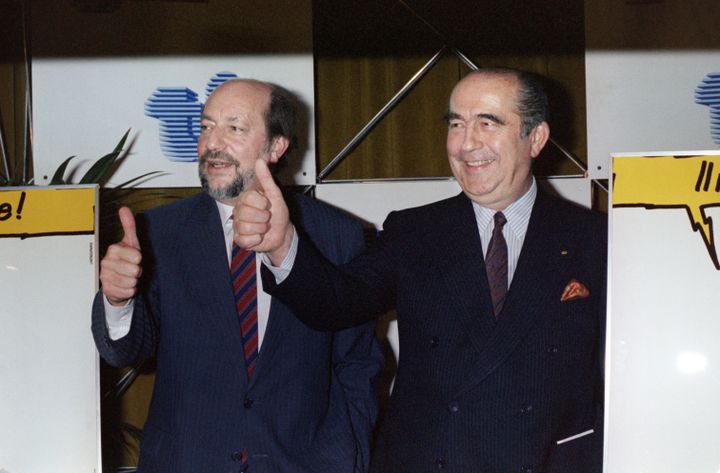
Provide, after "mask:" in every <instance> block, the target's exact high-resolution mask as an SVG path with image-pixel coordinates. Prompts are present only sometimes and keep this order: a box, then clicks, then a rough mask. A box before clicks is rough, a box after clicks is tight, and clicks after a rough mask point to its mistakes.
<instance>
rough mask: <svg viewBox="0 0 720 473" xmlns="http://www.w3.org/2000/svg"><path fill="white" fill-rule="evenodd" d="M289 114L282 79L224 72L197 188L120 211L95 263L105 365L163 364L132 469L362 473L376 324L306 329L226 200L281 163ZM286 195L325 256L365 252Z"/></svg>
mask: <svg viewBox="0 0 720 473" xmlns="http://www.w3.org/2000/svg"><path fill="white" fill-rule="evenodd" d="M295 122H296V116H295V110H294V104H293V100H292V97H291V96H290V95H289V93H288V92H287V91H285V90H284V89H282V88H280V87H278V86H275V85H272V84H267V83H263V82H259V81H250V80H239V79H236V80H232V81H228V82H225V83H223V84H222V85H220V86H219V87H218V88H217V89H216V90H215V91H214V92H213V94H212V95H211V96H210V97H209V99H208V101H207V103H206V104H205V107H204V110H203V113H202V119H201V135H200V139H199V142H198V155H199V157H200V159H199V169H198V170H199V175H200V181H201V183H202V187H203V189H204V191H205V192H203V193H200V194H198V195H196V196H193V197H190V198H187V199H184V200H182V201H179V202H175V203H172V204H169V205H166V206H162V207H158V208H155V209H152V210H151V211H149V212H147V214H146V216H145V218H144V219H143V220H142V221H138V227H137V228H138V230H140V231H137V230H136V224H135V219H134V217H133V215H132V213H131V212H130V210H129V209H127V208H122V209H121V210H120V220H121V223H122V226H123V230H124V233H125V234H124V237H123V239H122V241H120V242H119V243H117V244H115V245H112V246H110V247H109V249H108V251H107V253H106V255H105V257H104V258H103V260H102V262H101V271H100V280H101V282H102V290H101V291H100V292H99V293H98V294H97V296H96V298H95V303H94V306H93V318H92V331H93V335H94V337H95V342H96V345H97V347H98V350H99V352H100V354H101V356H102V357H103V358H104V359H105V360H106V361H107V362H108V363H110V364H111V365H114V366H126V365H130V364H133V363H136V362H138V361H140V360H143V359H147V358H150V357H155V358H156V360H157V372H156V378H155V387H154V391H153V397H152V402H151V406H150V412H149V414H148V419H147V422H146V424H145V428H144V432H143V438H142V443H141V451H140V464H139V467H138V471H139V472H146V473H197V472H213V473H214V472H245V471H249V472H251V473H288V472H293V473H317V472H325V473H342V472H347V473H362V472H365V471H366V470H367V466H368V462H369V442H370V435H371V432H372V428H373V425H374V422H375V418H376V411H377V408H376V398H375V393H374V389H373V385H372V381H373V378H374V377H375V375H376V374H377V373H378V371H379V370H380V367H381V363H382V357H381V355H380V351H379V349H378V347H377V344H376V341H375V338H374V331H373V324H372V323H368V324H364V325H362V326H360V327H357V328H352V329H348V330H343V331H339V332H337V333H331V332H320V331H315V330H312V329H310V328H308V327H307V326H305V325H303V324H302V323H300V322H299V321H298V320H297V319H296V318H295V316H294V315H293V314H292V312H291V311H290V310H289V309H288V308H287V307H286V306H284V305H283V304H282V303H280V302H279V301H276V300H274V299H271V298H270V296H268V295H267V294H265V293H263V291H262V288H261V286H260V285H259V282H260V281H259V280H258V278H257V277H256V269H255V268H256V267H259V265H256V261H255V260H256V256H255V254H253V253H252V252H247V251H244V250H240V249H239V248H237V247H234V246H233V244H232V240H233V228H232V211H233V205H234V204H235V203H236V202H237V201H238V199H239V197H240V196H242V195H244V194H245V193H247V192H250V191H252V189H254V188H255V187H256V186H257V182H256V179H255V174H254V170H253V166H254V163H255V161H262V162H264V163H266V164H270V165H272V164H275V163H277V162H278V161H279V160H280V159H281V158H282V157H283V156H284V155H285V154H286V153H287V151H288V150H289V149H290V148H291V147H292V146H293V145H294V142H295ZM288 201H289V202H290V206H291V207H292V209H293V210H292V212H291V214H292V217H293V221H294V223H295V224H296V225H298V229H302V231H303V234H304V235H305V236H306V237H307V238H308V239H309V240H310V241H312V242H313V245H315V246H317V248H318V249H319V251H320V252H322V253H323V254H324V255H325V257H327V258H328V259H329V260H331V261H334V262H336V263H342V262H346V261H348V260H349V259H351V257H352V256H353V255H355V254H356V253H358V252H359V251H360V250H361V247H362V242H363V238H362V228H361V226H360V224H359V222H357V221H356V220H354V219H351V218H349V217H348V216H346V215H344V214H341V213H339V212H338V211H336V210H334V209H332V208H330V207H328V206H326V205H323V204H320V203H319V202H317V201H314V200H312V199H310V198H308V197H305V196H299V195H298V196H293V197H288ZM141 224H142V225H141Z"/></svg>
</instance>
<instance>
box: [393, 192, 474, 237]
mask: <svg viewBox="0 0 720 473" xmlns="http://www.w3.org/2000/svg"><path fill="white" fill-rule="evenodd" d="M473 215H474V213H473V208H472V203H471V202H470V199H468V198H467V196H465V194H463V193H462V192H461V193H459V194H457V195H455V196H453V197H449V198H447V199H443V200H438V201H435V202H431V203H429V204H425V205H420V206H417V207H410V208H407V209H403V210H395V211H393V212H390V214H388V217H387V219H386V220H385V223H384V224H383V228H384V229H387V228H388V226H389V227H396V226H402V227H404V228H413V227H415V226H416V225H423V226H428V225H431V226H438V225H439V226H448V225H450V226H455V225H457V224H458V223H459V222H464V221H465V220H466V218H468V217H471V218H474V217H473Z"/></svg>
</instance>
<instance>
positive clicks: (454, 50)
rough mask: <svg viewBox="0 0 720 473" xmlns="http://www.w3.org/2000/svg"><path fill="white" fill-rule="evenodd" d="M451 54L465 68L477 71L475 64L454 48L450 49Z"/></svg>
mask: <svg viewBox="0 0 720 473" xmlns="http://www.w3.org/2000/svg"><path fill="white" fill-rule="evenodd" d="M452 53H453V54H454V55H455V56H457V57H458V59H460V60H461V61H462V62H464V63H465V65H466V66H467V67H469V68H470V69H472V70H473V71H477V70H478V69H479V67H478V66H477V64H475V63H474V62H472V61H471V60H470V58H469V57H467V56H466V55H464V54H463V53H462V52H460V51H459V50H457V49H455V48H452Z"/></svg>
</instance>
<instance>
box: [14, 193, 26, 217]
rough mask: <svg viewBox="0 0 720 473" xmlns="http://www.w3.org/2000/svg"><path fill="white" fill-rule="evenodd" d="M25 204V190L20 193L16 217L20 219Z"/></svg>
mask: <svg viewBox="0 0 720 473" xmlns="http://www.w3.org/2000/svg"><path fill="white" fill-rule="evenodd" d="M23 205H25V191H22V192H21V193H20V202H18V206H17V211H16V212H15V218H16V219H18V220H20V219H21V218H22V210H23Z"/></svg>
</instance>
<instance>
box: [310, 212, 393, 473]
mask: <svg viewBox="0 0 720 473" xmlns="http://www.w3.org/2000/svg"><path fill="white" fill-rule="evenodd" d="M299 205H300V208H301V209H305V210H306V211H305V212H300V213H301V214H303V215H304V216H303V218H302V225H301V226H300V233H301V235H303V234H304V233H305V232H307V234H305V235H303V236H302V238H304V239H306V241H307V242H308V244H310V245H312V248H313V249H315V250H316V251H317V255H318V257H320V258H322V260H323V261H325V262H327V263H328V264H342V263H345V262H347V261H350V260H351V259H352V258H353V257H354V256H356V255H357V254H358V253H360V252H361V251H362V249H363V248H364V238H363V229H362V226H361V224H360V222H359V221H358V220H355V219H352V218H349V217H348V216H347V215H345V214H340V213H338V212H337V211H336V210H335V209H331V208H330V207H327V206H325V205H317V203H313V204H312V205H310V203H309V202H307V201H305V200H302V201H300V203H299ZM314 289H315V288H311V289H309V292H307V293H305V295H304V299H305V300H308V299H311V301H309V300H308V302H311V303H313V304H314V303H316V302H317V301H318V300H320V297H321V296H316V294H315V293H314ZM308 294H311V295H312V297H308ZM332 363H333V378H334V381H333V384H334V388H339V390H341V391H342V394H343V396H342V397H343V398H344V400H345V402H346V406H347V411H348V414H349V417H350V422H351V426H352V430H353V432H352V434H353V437H354V439H355V443H356V445H355V452H356V458H355V470H354V473H364V472H366V471H368V468H369V461H370V441H371V437H372V431H373V429H374V427H375V421H376V419H377V414H378V407H377V395H376V391H375V384H374V381H375V377H376V376H377V374H378V373H379V372H380V370H381V369H382V367H383V363H384V357H383V355H382V352H381V350H380V347H379V344H378V342H377V339H376V337H375V322H374V321H373V320H370V321H367V322H365V323H363V324H362V325H359V326H355V327H352V328H348V329H345V330H341V331H338V332H335V333H334V335H333V346H332Z"/></svg>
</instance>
